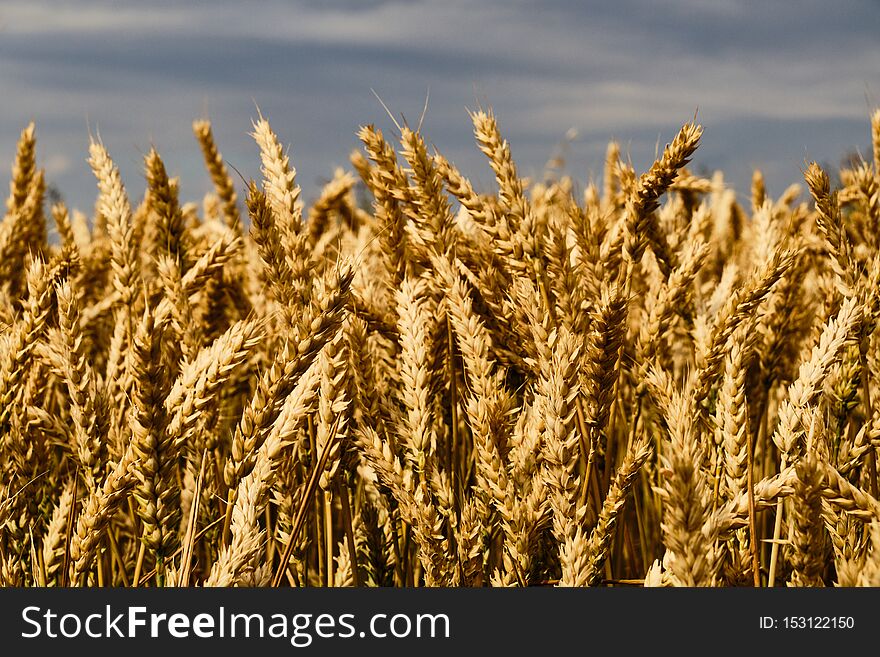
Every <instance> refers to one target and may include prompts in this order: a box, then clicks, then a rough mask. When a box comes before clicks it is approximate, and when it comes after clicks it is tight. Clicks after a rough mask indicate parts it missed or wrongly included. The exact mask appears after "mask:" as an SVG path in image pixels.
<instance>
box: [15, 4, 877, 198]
mask: <svg viewBox="0 0 880 657" xmlns="http://www.w3.org/2000/svg"><path fill="white" fill-rule="evenodd" d="M878 19H880V7H878V5H877V4H876V3H875V2H871V1H868V0H854V1H853V2H848V3H844V4H843V5H840V6H835V7H834V8H833V10H832V8H830V6H829V5H828V4H827V3H823V2H818V1H817V0H805V1H804V2H801V3H798V5H797V6H794V5H791V4H788V3H756V2H747V1H746V0H711V1H706V0H667V1H662V2H661V1H655V2H636V1H635V0H619V1H618V2H615V3H583V2H580V1H579V0H548V1H546V2H542V3H534V2H526V1H525V0H481V1H479V2H476V1H466V0H447V1H446V2H442V3H441V2H428V1H424V2H420V1H397V2H395V1H388V2H383V1H380V0H374V1H367V2H364V1H362V0H360V1H357V2H355V1H354V0H352V1H345V0H330V1H327V0H323V1H321V0H305V1H300V2H286V1H285V2H282V1H281V0H267V1H265V2H260V3H241V2H238V1H232V0H211V1H207V0H203V1H201V2H188V3H180V2H175V1H173V0H151V1H140V2H136V1H134V0H117V1H110V0H75V1H72V2H67V3H56V2H48V1H45V0H29V1H18V0H15V1H9V2H4V3H3V4H2V5H0V63H2V65H0V89H2V96H3V102H2V103H0V154H2V153H6V154H7V155H6V158H7V159H8V158H11V156H12V152H13V149H14V141H15V138H16V136H17V134H18V131H19V130H20V128H21V127H22V126H23V125H24V124H25V123H26V122H27V120H29V119H30V118H35V119H36V120H37V123H38V134H39V138H40V153H41V155H42V157H43V162H44V164H46V165H49V164H50V163H52V166H51V169H52V170H51V171H50V172H49V173H50V177H51V178H52V179H53V181H54V182H56V183H57V184H58V186H59V187H60V188H61V190H62V192H63V193H64V194H65V195H67V196H68V197H69V198H70V200H71V201H72V202H74V203H76V204H77V205H80V206H88V205H89V204H90V203H91V199H92V196H93V195H92V188H93V183H92V181H91V180H90V178H89V173H88V168H87V167H86V165H85V161H84V160H85V153H86V143H87V138H88V137H87V135H88V133H87V128H88V127H89V126H91V127H92V128H93V129H94V128H96V127H97V128H98V129H100V131H101V134H102V136H103V138H104V140H105V142H106V143H107V144H108V146H109V147H110V149H111V153H113V155H114V157H115V158H116V159H117V160H118V161H119V163H120V165H121V166H122V169H123V174H124V176H125V177H126V181H127V182H128V183H129V187H130V188H132V190H138V189H140V188H141V187H142V183H140V178H139V177H140V154H141V153H143V152H144V151H145V150H146V149H147V148H148V147H149V145H150V144H151V143H155V144H156V145H157V146H158V147H159V148H160V150H161V152H162V153H163V155H165V156H166V158H167V159H168V161H169V165H170V167H171V169H172V170H173V171H174V172H176V173H179V174H181V176H182V180H183V183H184V187H183V192H184V194H186V195H188V196H190V197H198V196H199V195H201V194H202V193H203V192H204V191H206V190H207V189H208V188H209V182H208V179H207V176H206V175H205V174H204V173H203V172H201V169H200V161H199V154H198V150H197V148H196V147H195V144H194V142H193V141H192V137H191V135H190V134H189V125H190V121H191V120H192V118H194V117H196V116H201V115H203V114H205V113H207V114H208V115H209V116H210V118H212V119H213V120H214V123H215V129H216V132H217V136H218V140H219V141H220V145H221V148H222V150H223V153H224V155H225V156H226V157H227V158H228V159H229V160H230V161H232V162H233V163H234V164H235V165H236V167H237V168H239V169H240V170H241V171H242V172H243V173H245V175H256V173H257V158H256V151H255V147H254V146H253V144H252V143H251V142H250V141H249V139H248V137H247V135H246V132H247V130H248V129H249V126H250V119H251V117H253V116H254V115H255V113H256V104H259V107H260V108H261V109H262V111H263V112H264V113H265V114H266V115H267V116H268V117H269V118H270V120H271V121H272V123H273V125H274V126H275V128H276V130H277V131H278V132H279V134H280V135H281V136H282V138H283V139H284V140H286V141H288V142H289V143H290V144H291V145H292V156H293V158H294V159H295V161H296V163H297V168H298V170H299V171H300V174H301V179H302V180H301V182H302V184H303V185H304V186H305V187H306V191H307V193H314V190H315V189H316V185H317V184H318V182H319V181H320V179H321V178H322V177H326V176H327V175H328V174H329V173H330V172H331V171H332V167H333V166H334V165H338V164H342V163H344V162H345V160H346V158H347V154H348V152H349V150H350V149H351V148H353V147H355V146H356V145H357V144H356V140H355V138H354V133H355V131H356V129H357V126H358V125H359V124H360V123H365V122H378V123H381V124H383V125H386V126H387V125H388V124H390V122H389V121H388V120H387V118H386V117H385V116H384V111H383V110H382V108H381V107H380V106H379V104H378V103H377V102H376V101H375V99H374V98H373V95H372V93H371V91H370V90H371V89H376V90H377V91H378V92H379V93H380V95H381V96H382V98H383V99H384V100H385V101H386V102H387V103H388V105H389V106H390V107H391V108H392V110H394V111H395V112H403V113H404V114H406V115H407V116H408V117H409V118H411V119H413V120H415V119H416V118H417V116H418V114H419V113H420V111H421V107H422V103H423V101H424V98H425V94H426V91H427V89H428V88H429V87H430V90H431V100H430V106H429V112H428V117H427V121H426V128H427V131H428V136H429V138H431V139H432V140H433V142H434V143H435V144H436V145H437V146H438V147H439V148H440V149H441V150H443V151H444V152H446V153H447V154H448V155H449V156H450V157H452V158H453V159H455V160H456V161H458V162H460V163H462V164H463V166H464V168H465V169H466V170H467V171H469V172H471V173H472V174H473V175H474V176H475V177H476V178H478V179H482V180H488V179H489V177H490V176H489V175H488V171H487V169H486V167H485V166H484V165H483V163H482V162H481V161H480V158H479V154H478V153H477V152H476V149H475V148H474V147H473V146H472V141H471V135H470V128H469V125H468V121H467V115H466V113H465V107H473V106H475V105H476V104H477V103H488V104H491V105H493V106H494V107H495V109H496V110H497V112H498V113H499V115H500V118H501V125H502V129H503V130H504V132H505V134H506V136H507V137H508V138H509V139H510V141H511V143H512V145H513V149H514V154H515V155H516V157H517V158H518V159H519V160H520V161H521V164H522V167H523V169H524V171H529V170H534V169H537V168H539V167H540V166H541V165H542V164H543V162H544V160H545V159H546V157H547V156H548V154H549V153H550V151H551V150H552V148H553V146H554V144H555V142H556V141H557V140H559V139H560V138H561V137H562V135H564V134H565V132H566V130H568V129H569V128H570V127H576V128H578V130H579V132H580V135H581V138H580V141H579V142H578V143H576V144H575V145H574V148H573V149H572V157H571V165H572V167H573V168H575V169H576V171H575V173H578V174H584V175H585V174H586V173H587V172H589V171H591V170H593V171H595V170H597V168H598V167H599V165H600V162H601V156H602V150H603V145H604V142H605V141H606V139H607V138H608V137H610V136H612V135H613V136H614V137H616V138H618V139H620V140H621V141H622V142H623V143H624V144H625V146H626V147H627V148H628V149H629V152H630V154H631V156H632V158H633V161H634V163H636V165H637V166H644V165H645V164H647V162H648V160H649V159H650V157H651V156H652V155H653V152H654V148H655V146H656V144H657V141H658V139H660V140H667V139H669V138H670V137H671V136H672V134H674V131H675V130H676V128H677V127H678V126H679V125H680V123H681V122H683V121H685V120H687V119H689V118H690V117H691V116H692V115H693V113H694V111H695V110H699V118H700V120H701V121H702V122H703V123H704V124H705V125H706V137H705V139H704V146H703V147H702V148H701V150H700V152H699V153H698V155H697V162H698V163H700V164H702V165H704V166H706V167H709V168H711V167H715V166H721V165H723V166H725V167H731V170H732V174H733V175H732V179H733V181H734V182H735V183H737V184H740V185H743V186H744V185H745V184H747V181H748V176H749V169H750V168H751V167H752V166H762V167H765V168H766V169H767V170H768V173H769V179H770V185H771V191H773V189H774V187H775V188H776V189H777V190H778V191H781V189H782V188H783V187H784V186H786V185H787V184H788V183H789V182H791V181H794V180H796V179H797V177H798V176H799V166H800V165H801V164H802V162H803V160H804V158H805V157H814V158H817V159H826V160H827V159H832V160H833V159H835V158H837V157H838V156H839V155H840V154H841V153H842V152H844V151H846V150H848V149H850V148H852V147H855V146H862V145H864V144H865V143H867V118H866V117H867V114H868V105H869V104H871V103H873V104H876V103H878V102H880V68H878V66H877V64H878V62H880V41H878V40H877V38H876V30H875V28H874V26H876V25H877V24H878ZM866 99H867V100H866ZM661 145H662V144H661ZM50 158H53V159H50Z"/></svg>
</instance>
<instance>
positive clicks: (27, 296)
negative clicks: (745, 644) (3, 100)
mask: <svg viewBox="0 0 880 657" xmlns="http://www.w3.org/2000/svg"><path fill="white" fill-rule="evenodd" d="M471 119H472V123H473V133H474V137H475V140H476V147H477V148H479V150H480V151H482V153H484V154H485V156H486V159H487V163H488V165H489V167H490V168H491V171H492V172H493V174H494V178H495V181H496V183H497V184H493V185H492V189H484V190H478V189H477V188H475V186H474V185H473V184H472V183H471V182H470V181H469V180H468V178H466V177H465V176H464V175H463V174H462V173H461V172H460V170H459V169H457V168H456V166H455V165H454V164H453V163H452V162H450V161H449V160H447V159H446V158H445V157H443V155H441V154H440V153H439V152H437V151H436V150H435V149H434V148H433V147H429V146H428V145H427V143H426V140H425V137H424V136H423V135H422V134H420V132H419V131H418V130H416V131H413V130H412V129H411V128H409V127H408V126H405V125H404V126H398V129H397V130H396V131H395V134H394V136H393V138H391V137H388V136H385V135H383V134H382V132H381V131H380V130H378V129H377V128H375V127H374V126H369V125H368V126H364V127H363V128H362V129H361V130H360V132H359V134H358V135H357V136H358V138H359V140H360V142H361V144H360V147H359V148H358V149H356V150H355V151H354V152H353V154H352V155H351V171H344V170H341V169H340V170H338V171H336V172H335V174H334V176H333V178H332V180H331V181H330V182H329V183H328V184H327V185H326V186H325V187H324V188H323V189H322V190H321V192H320V195H319V196H318V197H317V198H316V200H315V201H314V202H313V203H312V204H311V206H310V207H308V208H306V207H305V204H304V202H303V200H302V198H301V196H302V195H301V192H300V188H299V186H298V184H297V181H296V170H295V168H294V165H293V162H292V159H295V158H293V155H292V154H291V153H289V152H288V151H287V149H286V148H284V147H283V146H282V141H281V140H280V139H279V137H278V136H277V135H276V133H275V132H274V131H273V129H272V128H271V127H270V125H269V123H268V121H267V120H266V119H265V118H263V117H259V119H258V120H256V121H255V122H254V123H253V129H252V136H253V138H254V141H255V144H256V148H255V154H256V153H257V152H258V153H259V158H260V174H259V175H258V176H257V177H258V178H260V180H259V181H258V182H250V183H249V184H248V185H247V186H243V185H239V186H238V188H237V186H236V184H235V181H234V180H233V178H232V176H231V175H230V172H229V167H228V166H227V164H226V163H225V161H224V159H223V158H222V156H221V154H220V152H219V150H218V147H217V145H216V144H215V141H214V137H213V134H212V129H211V125H210V123H209V122H208V121H206V120H200V121H196V122H195V123H194V124H193V133H194V136H195V140H194V142H193V148H196V147H197V146H196V145H198V147H200V148H201V151H202V153H203V155H204V160H205V164H206V167H207V171H208V172H209V174H210V178H211V180H212V182H213V186H214V192H213V193H210V194H208V195H207V196H206V197H205V198H204V199H203V200H200V201H199V202H198V203H184V202H182V201H181V200H180V198H179V195H178V188H179V181H178V179H177V178H175V177H173V176H172V175H170V174H169V172H168V170H166V167H165V165H164V163H163V160H162V158H161V156H160V155H159V153H157V152H156V151H155V150H150V152H149V153H148V154H147V155H146V157H145V158H144V174H145V178H146V191H145V193H144V194H143V196H142V197H140V198H139V199H138V198H133V197H131V196H129V194H128V193H127V192H126V188H125V186H124V184H123V181H122V179H121V177H120V174H119V170H118V168H117V167H116V166H115V164H114V162H113V160H112V159H111V156H110V154H109V153H108V150H107V149H106V148H105V146H104V145H103V144H102V143H101V142H100V141H92V142H91V145H90V148H89V154H88V164H89V166H90V167H91V169H92V171H93V172H94V175H95V179H96V182H97V201H96V204H95V208H94V212H93V213H92V214H91V216H86V215H85V214H83V213H81V212H79V211H75V210H73V209H68V208H67V207H65V205H64V204H63V203H62V202H55V203H54V204H51V207H50V203H49V200H48V198H49V194H47V182H46V179H45V175H44V172H43V170H41V169H40V168H39V167H38V164H37V162H38V158H37V150H36V133H35V128H34V126H33V124H32V125H29V126H27V127H26V128H25V130H24V131H23V132H22V133H21V137H20V140H19V143H18V149H17V152H16V153H15V157H14V164H13V167H12V179H11V183H10V193H9V197H8V200H7V203H6V214H5V216H4V218H3V220H2V223H0V327H2V331H0V459H2V461H0V462H2V467H0V583H2V584H3V585H6V586H148V587H155V586H297V587H299V586H396V587H404V586H466V587H475V586H641V585H644V586H786V585H788V586H877V585H880V501H878V498H880V493H878V484H880V479H878V474H877V467H878V466H877V454H878V452H877V448H878V447H880V397H878V396H880V337H878V334H877V330H876V329H877V320H878V315H880V110H878V111H877V112H875V113H874V114H873V116H872V120H871V123H870V129H869V130H866V134H870V136H871V143H872V147H873V161H869V162H864V161H858V162H854V163H853V165H852V166H851V167H849V168H844V169H842V170H840V171H839V172H832V177H829V174H828V173H827V172H826V171H824V170H823V169H822V168H821V167H820V166H819V165H817V164H815V163H810V164H808V165H805V166H804V171H803V172H802V173H803V181H802V183H801V184H793V185H792V186H791V187H789V188H788V189H786V190H785V191H784V192H783V193H782V195H781V196H779V197H778V198H773V197H771V196H770V195H768V193H767V191H766V190H765V186H764V182H763V178H762V176H761V174H760V172H757V171H756V172H755V174H754V177H753V182H752V189H751V199H750V201H749V202H746V203H741V202H739V201H738V200H737V197H736V195H735V193H734V191H733V190H732V189H730V188H729V186H728V185H727V184H726V183H725V180H724V178H723V175H722V174H721V173H720V172H719V173H716V174H715V175H714V176H712V177H711V178H709V177H701V176H699V175H696V174H695V173H693V172H692V171H690V170H689V169H688V168H687V166H688V164H689V162H691V161H692V160H693V159H694V158H695V157H698V152H697V148H698V145H699V142H700V140H701V138H702V128H701V126H699V125H697V124H695V123H687V124H685V125H684V126H683V127H682V128H681V130H680V131H679V132H678V134H677V135H676V136H675V137H674V139H672V141H671V142H670V143H669V144H668V145H667V146H666V147H665V149H664V150H663V151H662V153H661V154H660V155H659V157H658V159H657V160H656V162H654V164H653V165H652V166H651V167H650V168H649V169H648V170H647V171H645V172H638V171H635V170H634V169H633V167H632V166H631V165H629V164H628V163H627V161H626V158H625V157H623V156H622V155H621V151H620V147H619V146H618V145H617V144H616V143H614V142H612V143H611V144H609V146H608V149H607V154H606V160H605V163H604V171H603V174H602V177H601V179H600V180H599V181H597V182H596V183H594V182H592V181H588V182H586V183H577V182H575V181H574V180H572V179H571V178H569V177H567V176H565V175H562V174H561V173H558V172H556V173H555V174H554V173H552V172H551V173H548V175H547V176H546V177H545V178H544V179H542V180H540V181H539V180H527V179H524V178H522V177H521V176H520V173H519V172H518V171H517V167H516V164H515V162H514V159H513V157H512V155H511V148H510V146H509V145H508V143H507V141H505V139H504V138H503V137H502V133H501V131H500V130H499V127H498V123H497V121H496V118H495V116H494V115H493V113H492V112H490V111H484V110H479V111H475V112H473V113H472V114H471ZM117 155H118V154H117ZM256 168H257V166H256V160H255V162H254V165H253V170H254V171H256ZM793 173H795V174H797V171H795V172H793ZM832 178H833V179H834V180H835V181H834V182H832ZM838 180H839V183H838V182H837V181H838ZM56 200H57V199H56ZM50 226H51V228H50ZM50 234H51V237H50ZM874 399H877V400H878V402H877V403H875V402H874Z"/></svg>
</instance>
